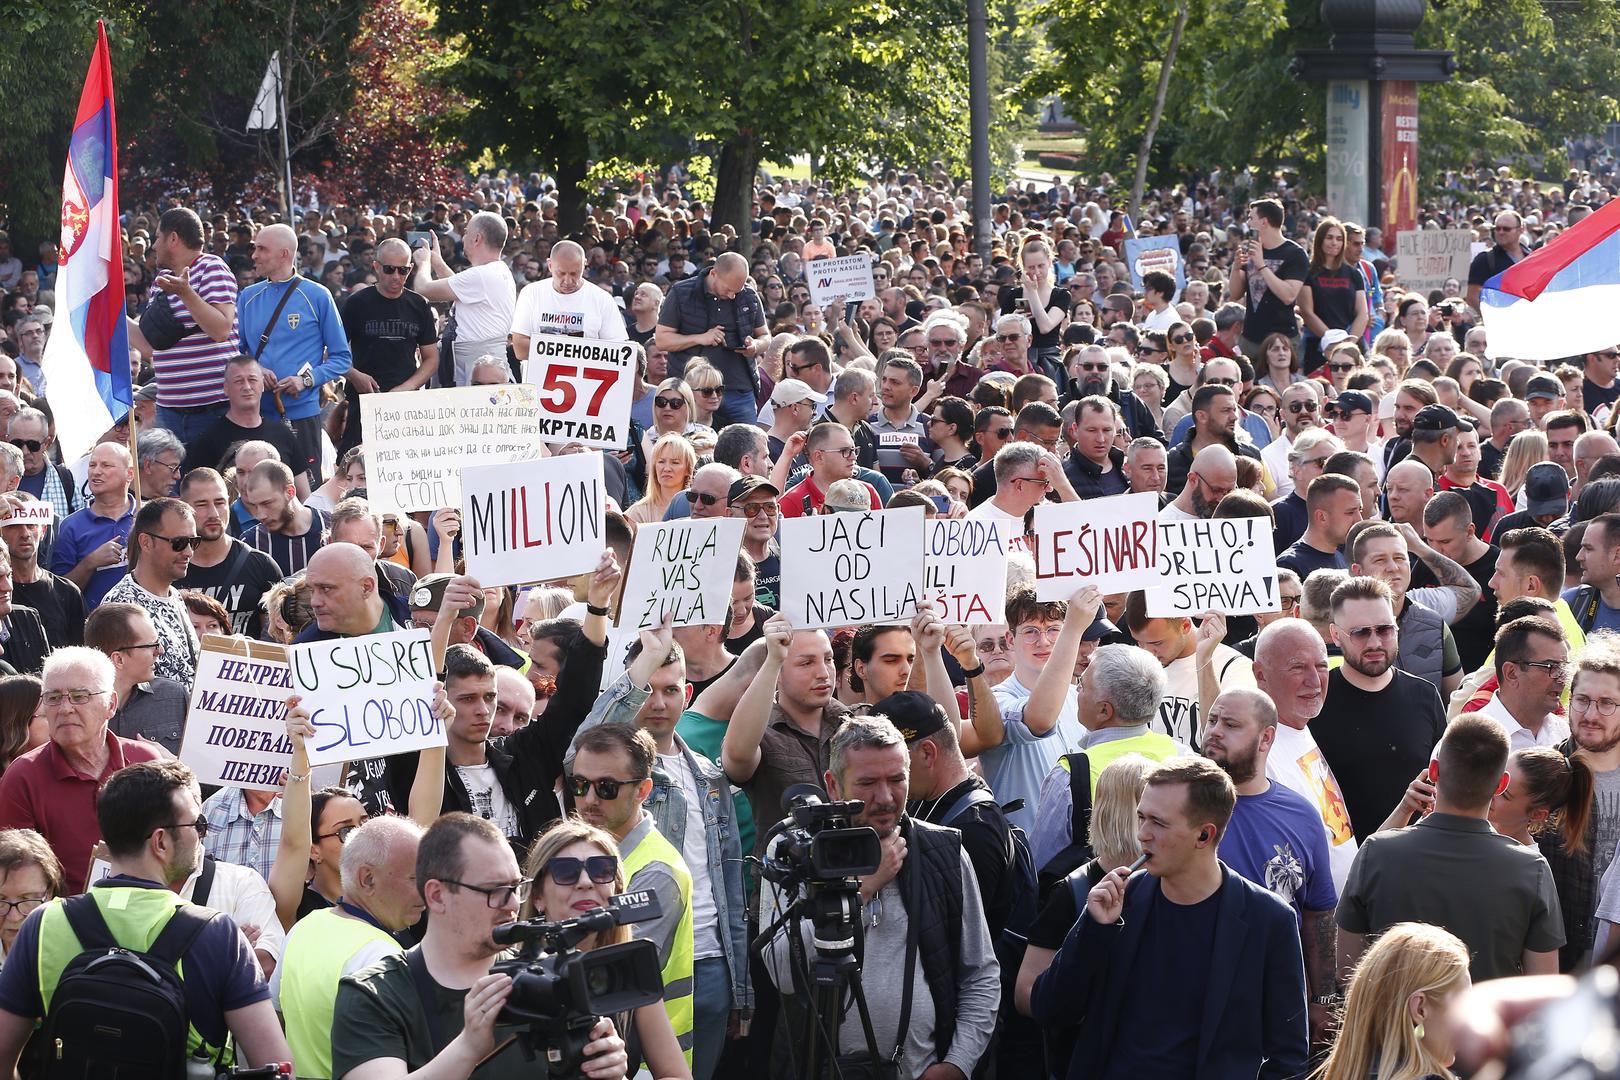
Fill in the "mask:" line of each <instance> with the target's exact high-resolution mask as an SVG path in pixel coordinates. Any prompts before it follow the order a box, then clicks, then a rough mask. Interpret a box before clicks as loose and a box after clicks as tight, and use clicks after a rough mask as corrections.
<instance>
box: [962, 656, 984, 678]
mask: <svg viewBox="0 0 1620 1080" xmlns="http://www.w3.org/2000/svg"><path fill="white" fill-rule="evenodd" d="M983 674H984V661H983V660H980V661H979V666H978V667H975V668H966V669H964V670H963V672H962V678H964V679H977V678H978V677H979V676H980V675H983Z"/></svg>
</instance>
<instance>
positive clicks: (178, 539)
mask: <svg viewBox="0 0 1620 1080" xmlns="http://www.w3.org/2000/svg"><path fill="white" fill-rule="evenodd" d="M146 535H147V536H150V537H151V538H152V539H154V540H162V541H164V542H165V543H167V544H168V545H169V550H170V551H173V552H176V553H178V552H182V551H184V550H186V548H196V547H197V545H198V544H201V543H202V542H203V538H202V537H200V536H159V535H158V534H157V533H147V534H146Z"/></svg>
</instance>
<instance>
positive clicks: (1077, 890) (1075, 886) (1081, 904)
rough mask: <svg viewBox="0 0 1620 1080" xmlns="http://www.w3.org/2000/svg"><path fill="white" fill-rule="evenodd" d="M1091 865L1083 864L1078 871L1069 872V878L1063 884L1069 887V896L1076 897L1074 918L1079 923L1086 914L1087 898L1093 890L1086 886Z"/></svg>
mask: <svg viewBox="0 0 1620 1080" xmlns="http://www.w3.org/2000/svg"><path fill="white" fill-rule="evenodd" d="M1090 865H1091V864H1090V863H1081V864H1080V866H1079V867H1078V868H1077V869H1074V870H1071V871H1069V876H1068V877H1066V878H1064V879H1063V883H1064V884H1065V885H1067V886H1068V887H1069V895H1070V896H1072V897H1074V917H1075V921H1076V922H1078V921H1079V919H1080V916H1082V915H1084V914H1085V913H1086V898H1087V897H1088V895H1089V894H1090V893H1091V890H1090V889H1089V888H1088V887H1087V886H1086V867H1088V866H1090Z"/></svg>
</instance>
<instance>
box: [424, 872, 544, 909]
mask: <svg viewBox="0 0 1620 1080" xmlns="http://www.w3.org/2000/svg"><path fill="white" fill-rule="evenodd" d="M439 880H440V881H441V882H443V883H444V884H446V885H454V886H455V887H456V888H458V889H471V890H472V891H473V892H475V893H483V894H484V903H486V904H488V905H489V906H490V907H492V908H503V907H511V906H512V905H513V904H521V903H523V901H525V900H527V899H528V898H529V893H530V892H531V891H533V889H534V882H532V881H514V882H512V883H511V884H510V885H472V884H469V883H467V882H465V881H455V880H453V879H451V878H440V879H439Z"/></svg>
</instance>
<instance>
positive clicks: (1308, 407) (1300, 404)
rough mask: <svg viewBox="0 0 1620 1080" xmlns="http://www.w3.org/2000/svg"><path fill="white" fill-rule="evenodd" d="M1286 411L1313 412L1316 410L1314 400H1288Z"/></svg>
mask: <svg viewBox="0 0 1620 1080" xmlns="http://www.w3.org/2000/svg"><path fill="white" fill-rule="evenodd" d="M1288 411H1289V412H1291V413H1302V412H1315V411H1316V402H1314V401H1290V402H1289V403H1288Z"/></svg>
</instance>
